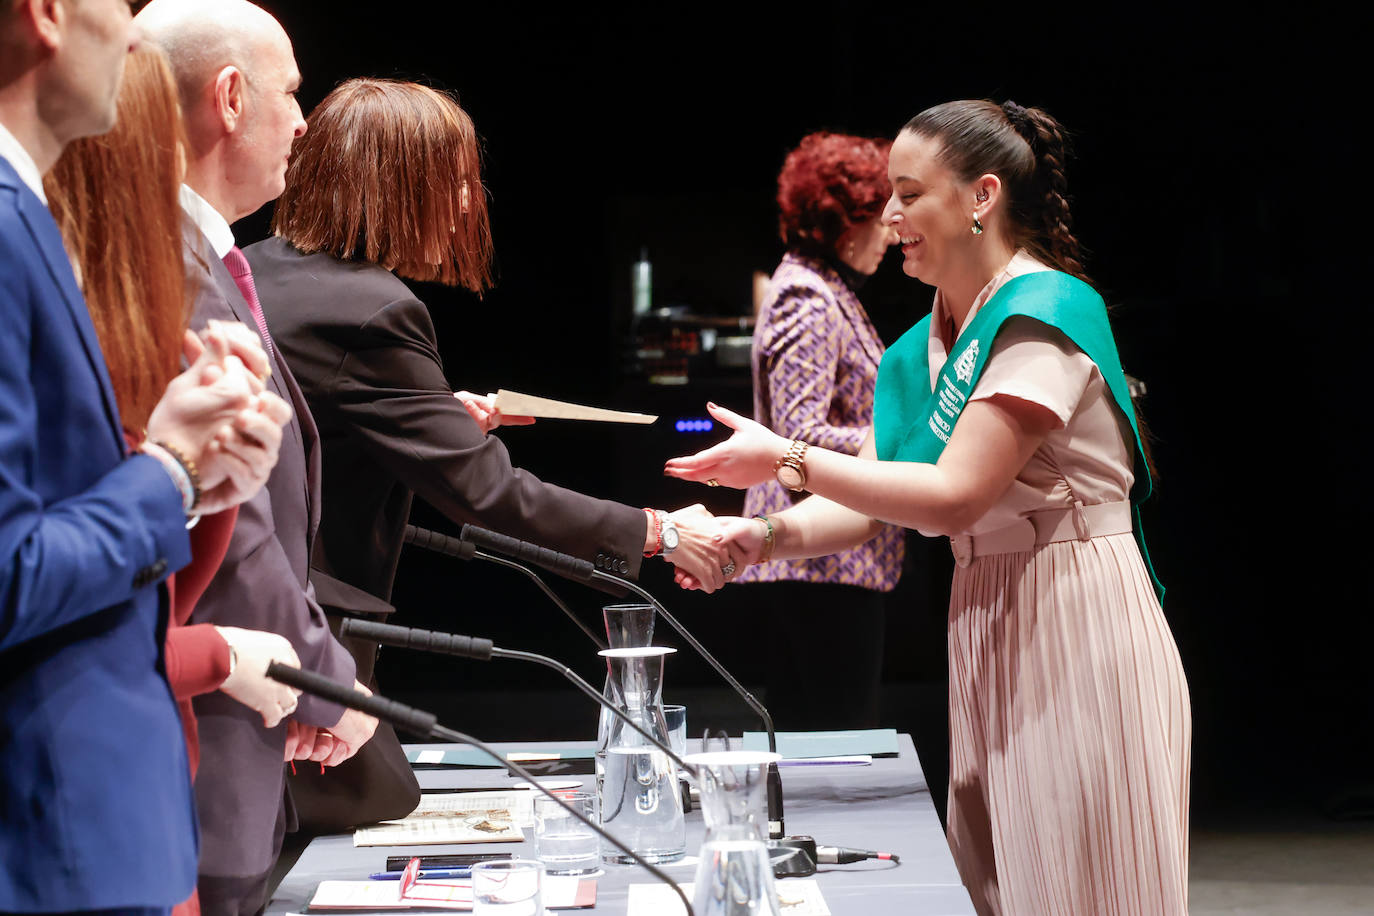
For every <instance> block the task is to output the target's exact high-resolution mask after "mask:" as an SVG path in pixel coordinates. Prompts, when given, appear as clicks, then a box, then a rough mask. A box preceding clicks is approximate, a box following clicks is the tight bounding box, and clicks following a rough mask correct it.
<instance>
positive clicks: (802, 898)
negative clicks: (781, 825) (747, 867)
mask: <svg viewBox="0 0 1374 916" xmlns="http://www.w3.org/2000/svg"><path fill="white" fill-rule="evenodd" d="M773 883H774V884H775V885H776V886H777V890H778V911H779V912H781V913H782V914H783V916H830V907H828V906H826V903H825V897H824V896H822V894H821V886H820V885H819V884H817V883H816V879H815V878H780V879H778V880H777V881H774V882H773ZM678 887H680V888H682V892H683V893H684V894H686V895H687V899H688V900H691V899H692V887H693V885H692V884H679V885H678ZM625 912H626V916H685V914H686V912H687V911H686V910H685V909H684V908H683V906H682V899H681V898H679V897H678V895H677V894H675V893H673V889H672V888H670V887H669V886H668V885H666V884H660V883H655V884H631V885H630V895H629V906H628V907H627V908H626V911H625Z"/></svg>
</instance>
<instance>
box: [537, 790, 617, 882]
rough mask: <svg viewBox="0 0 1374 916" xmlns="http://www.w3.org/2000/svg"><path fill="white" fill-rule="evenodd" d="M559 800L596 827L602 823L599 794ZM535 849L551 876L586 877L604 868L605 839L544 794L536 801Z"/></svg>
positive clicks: (570, 795) (571, 795)
mask: <svg viewBox="0 0 1374 916" xmlns="http://www.w3.org/2000/svg"><path fill="white" fill-rule="evenodd" d="M558 797H559V800H561V801H562V802H563V804H565V805H567V806H568V807H569V808H572V809H573V810H574V811H576V812H577V813H578V814H580V815H582V816H583V817H585V818H586V819H587V820H589V821H591V822H592V823H593V824H599V823H601V821H600V819H599V818H598V817H597V810H598V809H597V803H596V793H595V792H568V793H566V794H565V793H559V796H558ZM534 848H535V850H536V853H535V854H536V855H537V856H538V857H539V861H540V863H541V864H542V865H543V866H544V873H545V874H548V875H586V874H590V873H592V872H594V871H598V870H599V869H600V868H601V837H600V836H598V835H597V833H596V831H595V830H593V829H592V828H590V827H588V826H587V825H586V824H584V823H582V822H581V821H579V820H578V819H577V818H575V817H573V816H572V815H571V814H569V813H568V812H567V810H566V809H565V808H563V807H562V806H561V805H559V804H558V802H556V801H554V800H553V799H551V798H549V797H547V796H544V795H539V796H536V797H535V799H534Z"/></svg>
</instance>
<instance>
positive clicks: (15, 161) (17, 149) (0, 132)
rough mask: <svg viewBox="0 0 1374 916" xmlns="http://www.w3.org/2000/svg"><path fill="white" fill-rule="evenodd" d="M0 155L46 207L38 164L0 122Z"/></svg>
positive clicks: (46, 199)
mask: <svg viewBox="0 0 1374 916" xmlns="http://www.w3.org/2000/svg"><path fill="white" fill-rule="evenodd" d="M0 157H3V158H4V159H5V160H6V161H7V162H9V164H10V165H12V166H14V170H15V171H16V172H18V173H19V178H20V180H21V181H23V182H24V184H26V185H28V186H29V190H30V191H32V192H33V193H35V194H37V195H38V199H39V200H41V201H43V206H45V207H46V206H47V205H48V195H46V194H44V193H43V176H42V175H41V174H39V172H38V165H37V164H36V163H35V162H34V161H33V157H32V156H30V155H29V151H28V150H26V149H24V147H23V146H21V145H20V143H19V141H18V140H16V139H15V138H14V134H12V133H10V132H9V128H7V127H5V125H3V124H0Z"/></svg>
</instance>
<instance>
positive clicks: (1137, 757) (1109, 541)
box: [930, 252, 1192, 914]
mask: <svg viewBox="0 0 1374 916" xmlns="http://www.w3.org/2000/svg"><path fill="white" fill-rule="evenodd" d="M1044 269H1045V268H1044V266H1043V265H1040V264H1038V263H1037V262H1035V261H1034V260H1033V259H1031V258H1030V257H1029V256H1027V255H1026V254H1025V253H1024V252H1020V253H1018V254H1017V256H1016V257H1015V258H1013V259H1012V262H1011V263H1010V264H1008V266H1007V268H1006V270H1004V271H1003V272H1002V274H1000V275H999V276H998V277H997V278H995V279H994V281H993V282H992V283H990V284H989V285H988V287H987V288H985V289H984V291H983V293H982V294H981V295H980V296H979V298H978V300H977V301H976V302H975V310H976V307H977V306H979V305H981V304H982V302H985V301H987V299H988V298H990V297H991V296H992V295H993V294H994V293H995V292H996V290H997V289H998V288H1000V286H1001V285H1002V284H1003V283H1005V282H1006V281H1007V280H1009V279H1010V278H1011V277H1012V276H1017V275H1020V274H1022V273H1028V272H1031V271H1034V270H1044ZM947 315H948V313H947V312H944V313H942V312H941V302H940V300H939V299H938V297H937V303H936V313H935V318H936V319H937V321H938V320H939V319H941V318H946V320H947ZM971 315H972V312H971V313H970V317H971ZM932 326H933V327H937V328H939V327H945V328H946V329H947V330H952V327H950V326H949V325H948V324H946V325H941V324H938V323H937V322H934V321H933V322H932ZM930 346H931V353H932V357H933V358H932V365H939V364H940V363H942V362H943V360H942V359H940V361H939V362H937V361H936V359H937V358H940V357H941V356H942V351H943V350H944V349H945V338H937V336H936V334H934V333H933V334H932V339H931V344H930ZM998 396H1006V397H1014V398H1020V399H1022V400H1025V401H1029V402H1032V403H1035V404H1038V405H1041V406H1043V407H1045V408H1046V409H1048V410H1050V411H1051V412H1052V413H1053V414H1054V415H1055V417H1057V418H1058V420H1059V423H1058V426H1057V428H1056V429H1054V430H1052V431H1051V432H1050V433H1049V435H1048V436H1047V437H1046V438H1045V441H1044V442H1043V443H1042V444H1041V445H1040V447H1039V448H1037V449H1036V451H1035V453H1034V454H1033V455H1032V456H1031V459H1030V460H1029V461H1028V462H1027V463H1026V466H1025V467H1024V468H1022V469H1021V471H1020V472H1019V473H1018V474H1017V476H1016V479H1015V480H1014V481H1013V482H1012V483H1011V485H1010V486H1008V488H1007V490H1006V492H1005V493H1004V494H1003V495H1002V497H1001V498H1000V499H999V500H998V501H997V503H996V505H994V506H993V508H992V509H991V510H989V511H988V512H987V514H985V515H984V516H983V517H982V518H980V519H979V520H978V521H977V522H976V523H975V524H974V525H973V526H971V528H970V529H969V531H968V532H966V533H967V534H971V535H973V536H974V537H975V538H977V537H978V536H979V535H982V534H986V533H988V532H991V531H996V530H998V529H1001V528H1005V527H1007V526H1009V525H1012V524H1014V523H1016V522H1017V520H1018V519H1021V518H1024V517H1026V516H1027V515H1029V514H1031V513H1034V512H1038V511H1043V510H1048V509H1065V508H1068V507H1070V506H1072V504H1073V502H1074V500H1079V501H1081V502H1082V503H1083V504H1084V505H1085V506H1090V505H1095V504H1098V503H1105V502H1116V501H1120V500H1125V499H1127V498H1128V494H1129V493H1130V489H1131V484H1132V483H1133V482H1134V476H1133V471H1132V468H1133V457H1134V456H1133V448H1134V439H1133V437H1132V436H1131V433H1130V427H1129V425H1128V423H1127V421H1126V419H1125V417H1123V416H1122V415H1121V413H1120V411H1119V410H1118V409H1117V408H1116V406H1115V402H1114V401H1113V399H1112V397H1111V393H1110V391H1109V390H1108V388H1107V386H1106V384H1105V382H1104V381H1103V378H1102V374H1101V373H1100V372H1099V371H1098V369H1097V367H1096V365H1095V364H1094V363H1093V362H1092V360H1090V359H1089V358H1088V357H1087V356H1086V355H1085V354H1084V353H1083V352H1082V351H1080V350H1079V349H1078V348H1077V347H1076V346H1074V345H1073V344H1072V343H1071V342H1070V341H1069V340H1068V338H1067V337H1066V336H1065V335H1064V334H1063V333H1061V332H1059V331H1057V330H1055V329H1054V328H1051V327H1049V326H1048V325H1045V324H1043V323H1042V322H1039V321H1036V320H1035V319H1031V318H1024V317H1020V318H1013V319H1010V320H1009V321H1007V322H1006V323H1005V324H1004V325H1003V328H1002V330H1001V332H1000V333H999V334H998V336H997V338H996V339H995V340H994V342H993V345H992V349H991V351H990V353H989V356H988V362H987V364H986V366H985V367H984V369H983V373H982V375H981V376H980V378H979V380H978V384H977V385H976V386H975V387H974V390H973V393H972V395H971V397H970V401H971V402H978V401H983V400H986V399H988V398H992V397H998ZM949 654H950V657H949V696H950V795H949V814H948V825H949V840H950V847H951V849H952V850H953V852H954V857H955V862H956V863H957V864H958V866H959V871H960V875H961V877H962V878H963V880H964V884H965V885H966V886H967V887H968V889H969V892H970V894H971V895H972V897H973V901H974V905H975V908H976V909H977V910H978V912H979V913H980V914H983V913H1000V914H1014V913H1041V912H1045V913H1048V912H1076V913H1078V912H1081V913H1090V912H1101V911H1102V910H1101V903H1102V901H1131V902H1132V905H1131V908H1130V909H1129V911H1130V912H1139V913H1151V914H1184V913H1186V912H1187V909H1186V907H1187V903H1186V901H1187V877H1188V871H1187V868H1188V783H1189V744H1190V740H1191V730H1192V723H1191V716H1190V712H1189V702H1188V688H1187V682H1186V680H1185V679H1184V675H1183V668H1182V664H1181V662H1180V660H1179V656H1178V650H1177V648H1176V647H1175V645H1174V641H1173V636H1172V634H1171V633H1170V632H1169V628H1168V625H1167V623H1166V622H1165V620H1164V616H1163V613H1162V612H1161V610H1160V606H1159V603H1158V601H1157V600H1156V598H1155V594H1154V591H1153V587H1152V584H1151V581H1150V578H1149V575H1148V573H1147V572H1146V570H1145V568H1144V563H1143V562H1142V560H1141V558H1140V552H1139V549H1138V548H1137V546H1136V543H1135V540H1134V538H1133V537H1132V535H1131V534H1129V533H1125V534H1112V535H1105V536H1098V537H1090V538H1087V539H1084V540H1069V541H1062V542H1055V543H1049V544H1043V545H1040V546H1037V547H1035V548H1034V549H1031V550H1024V551H1020V552H1016V553H994V554H991V555H986V556H975V557H973V558H972V560H971V562H968V563H967V565H961V566H958V567H956V569H955V572H954V581H953V583H952V586H951V597H950V617H949ZM1122 911H1123V912H1126V911H1127V910H1125V909H1123V910H1122Z"/></svg>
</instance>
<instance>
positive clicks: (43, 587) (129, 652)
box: [0, 0, 279, 913]
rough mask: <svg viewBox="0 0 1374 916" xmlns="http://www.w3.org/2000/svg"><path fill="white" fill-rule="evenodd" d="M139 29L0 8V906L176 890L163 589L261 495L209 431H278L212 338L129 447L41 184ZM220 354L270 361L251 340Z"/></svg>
mask: <svg viewBox="0 0 1374 916" xmlns="http://www.w3.org/2000/svg"><path fill="white" fill-rule="evenodd" d="M135 40H136V32H135V31H134V29H133V28H132V27H131V24H130V14H129V5H128V3H127V2H126V0H0V328H3V330H0V558H2V559H0V912H42V913H54V912H63V911H80V910H103V911H105V912H107V913H165V912H167V911H168V910H169V909H170V908H171V907H172V906H173V905H174V904H176V903H179V902H181V901H183V900H185V899H186V897H187V896H189V894H190V892H191V890H192V888H193V886H194V879H195V873H196V824H195V816H194V809H193V806H192V801H191V786H190V774H189V771H188V768H187V759H186V744H185V740H184V738H183V735H182V730H181V723H180V721H179V719H178V715H177V708H176V705H175V702H174V701H173V699H172V693H171V690H170V688H169V686H168V683H167V678H166V670H165V663H164V659H163V656H162V649H163V645H164V637H165V631H166V622H167V621H166V615H165V607H166V600H167V595H166V591H165V589H164V588H163V586H162V582H163V580H164V579H165V578H166V577H167V575H168V574H169V573H171V572H173V571H175V570H177V569H179V568H180V567H182V566H184V565H185V564H186V563H187V561H188V560H189V559H190V545H189V539H188V537H187V534H186V528H187V516H188V514H195V513H196V512H197V511H200V510H203V511H207V512H214V511H219V509H221V508H226V507H228V506H231V505H233V504H234V503H236V502H238V501H239V499H240V498H241V497H242V495H243V494H244V493H246V492H251V490H256V489H258V487H260V486H261V481H262V476H263V475H259V476H258V477H257V481H256V482H255V483H254V484H253V485H252V488H251V490H247V489H244V488H243V487H241V486H239V485H237V484H234V483H233V482H232V481H231V480H229V479H228V476H227V475H230V476H232V473H233V472H232V471H229V470H228V468H227V466H226V464H225V461H224V458H223V457H222V456H220V452H222V451H224V450H227V449H229V448H230V445H229V444H227V443H225V444H224V445H223V448H210V447H209V445H210V443H211V442H212V440H213V438H214V436H216V435H217V434H218V431H219V430H221V429H222V428H223V426H222V424H225V423H228V422H230V421H236V422H241V423H244V424H245V425H246V427H247V428H249V429H252V430H253V433H254V435H255V436H256V437H258V438H259V439H262V440H265V439H267V438H268V434H269V433H270V434H272V435H273V436H275V435H276V433H274V432H273V430H272V428H271V427H270V426H261V425H257V421H258V420H261V419H262V418H261V417H255V416H254V415H255V414H256V413H257V411H256V407H255V406H253V407H248V406H247V405H246V403H245V400H244V399H245V398H246V399H248V401H249V402H251V400H252V398H251V395H250V394H247V393H245V394H243V395H242V397H240V396H239V395H234V396H233V397H230V398H227V399H226V398H221V397H219V396H218V395H214V393H213V392H212V391H211V390H210V389H213V388H216V387H217V386H215V385H210V386H206V385H204V384H203V382H204V381H206V380H207V379H206V377H205V376H204V371H205V367H206V365H208V364H209V363H208V360H209V354H210V353H211V351H213V350H220V351H221V352H223V353H227V350H226V349H224V348H221V347H220V346H219V345H213V346H212V347H211V349H210V350H207V351H206V354H205V355H203V356H202V358H201V359H198V360H197V364H196V365H193V366H192V367H191V369H190V370H188V371H187V372H186V373H183V374H182V376H180V377H179V378H178V379H176V380H175V381H173V383H172V385H171V386H169V388H168V390H167V393H166V394H164V396H163V398H162V400H161V401H160V402H159V404H158V406H157V407H156V408H155V409H154V411H153V416H152V417H151V418H150V419H149V421H148V428H147V434H148V439H149V440H152V441H161V442H163V443H165V444H166V445H168V446H171V448H170V449H168V448H160V447H158V446H156V445H145V446H144V447H143V449H141V450H140V451H139V452H137V453H135V454H134V455H132V456H129V455H127V454H126V448H125V442H124V436H123V430H122V428H121V422H120V417H119V411H118V407H117V404H116V400H115V396H114V392H113V391H112V389H111V386H110V381H109V376H108V373H107V371H106V367H105V362H104V358H103V356H102V354H101V350H100V346H99V342H98V339H97V337H96V333H95V329H94V327H93V326H92V324H91V318H90V315H89V314H88V312H87V309H86V303H85V301H84V299H83V298H82V294H81V291H80V289H79V286H78V283H77V280H76V277H75V276H74V275H73V272H72V266H71V263H70V261H69V260H68V258H67V254H66V251H65V250H64V247H63V244H62V238H61V236H60V235H59V234H58V228H57V224H56V223H55V222H54V220H53V217H52V214H51V213H49V211H48V208H47V199H46V197H45V196H44V192H43V184H42V175H43V173H44V172H46V171H48V170H49V169H50V168H51V167H52V165H53V164H54V163H55V162H56V161H57V159H58V157H59V156H60V155H61V153H62V150H63V148H64V147H65V146H66V145H67V144H68V143H69V142H70V141H72V140H75V139H77V138H79V137H83V136H90V135H94V134H101V133H104V132H106V131H108V130H109V129H110V128H111V127H112V126H113V125H114V123H115V114H116V104H115V100H116V98H117V96H118V92H119V83H120V77H121V74H122V72H123V68H124V62H125V60H126V58H127V56H128V53H129V50H130V48H131V47H132V46H133V45H134V43H135ZM212 336H213V335H212ZM236 355H238V356H240V358H241V359H242V360H243V361H244V362H245V363H248V364H249V365H250V366H251V367H252V368H254V369H255V371H257V372H260V373H261V372H265V371H266V356H265V355H264V354H263V353H262V351H261V350H260V349H259V348H258V347H256V346H253V347H251V350H240V351H238V352H237V353H236ZM227 365H228V364H227V363H226V362H225V360H224V359H223V358H220V359H218V361H217V362H216V365H215V368H216V370H217V371H218V372H221V373H222V371H223V370H225V369H226V367H227ZM219 377H220V378H221V379H224V378H226V377H227V376H225V375H223V374H220V376H219ZM226 391H227V389H226ZM207 398H209V399H208V400H207ZM234 403H238V404H240V405H241V406H240V407H233V404H234ZM226 408H228V409H229V412H227V413H225V412H224V411H225V410H226ZM278 432H279V431H278ZM273 441H275V439H274V440H273ZM174 452H175V453H178V454H179V455H180V457H178V455H177V454H174ZM190 465H195V466H198V468H199V482H198V483H197V479H196V475H195V474H193V473H191V472H190V469H189V466H190ZM266 466H267V465H264V466H263V467H264V471H263V474H264V475H265V468H266ZM225 483H228V484H229V486H228V489H224V488H223V485H224V484H225Z"/></svg>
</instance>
